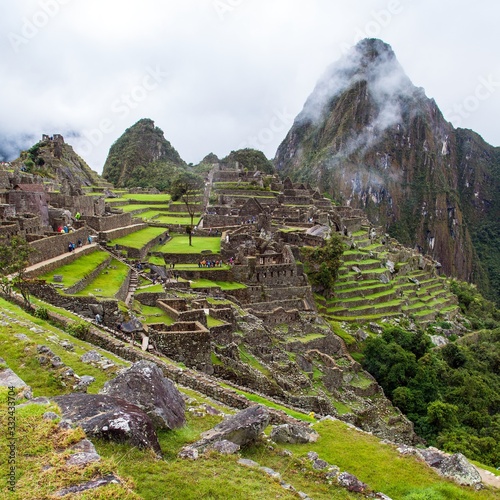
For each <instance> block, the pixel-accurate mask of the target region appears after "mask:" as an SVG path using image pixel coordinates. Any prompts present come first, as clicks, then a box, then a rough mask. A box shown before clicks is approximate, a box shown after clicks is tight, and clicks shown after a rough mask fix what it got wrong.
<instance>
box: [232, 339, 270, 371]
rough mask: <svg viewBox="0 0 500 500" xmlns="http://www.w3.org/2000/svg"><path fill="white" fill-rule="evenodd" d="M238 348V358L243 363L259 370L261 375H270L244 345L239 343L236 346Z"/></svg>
mask: <svg viewBox="0 0 500 500" xmlns="http://www.w3.org/2000/svg"><path fill="white" fill-rule="evenodd" d="M238 350H239V351H240V359H241V361H243V363H246V364H248V365H249V366H251V367H252V368H254V369H255V370H257V371H259V372H261V373H262V374H263V375H265V376H266V377H271V372H270V371H269V370H268V369H267V368H265V367H264V366H262V364H261V363H260V361H259V360H258V359H257V358H256V357H255V356H254V355H253V354H252V353H251V352H250V351H249V350H248V349H247V348H246V346H245V345H243V344H240V345H239V346H238Z"/></svg>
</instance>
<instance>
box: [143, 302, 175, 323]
mask: <svg viewBox="0 0 500 500" xmlns="http://www.w3.org/2000/svg"><path fill="white" fill-rule="evenodd" d="M134 310H135V312H136V314H137V317H138V318H139V320H140V321H142V322H143V323H146V324H147V325H149V324H151V323H164V324H165V325H171V324H172V323H173V322H174V320H173V319H172V318H171V317H170V316H169V315H168V314H167V313H166V312H164V311H163V310H162V309H160V308H159V307H153V306H146V305H144V304H141V303H139V302H137V301H136V302H135V303H134Z"/></svg>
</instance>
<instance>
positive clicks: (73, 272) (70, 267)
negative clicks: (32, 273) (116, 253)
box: [38, 250, 109, 288]
mask: <svg viewBox="0 0 500 500" xmlns="http://www.w3.org/2000/svg"><path fill="white" fill-rule="evenodd" d="M106 259H109V253H108V252H104V251H103V250H96V251H95V252H92V253H90V254H88V255H82V256H81V257H78V259H76V260H74V261H73V262H71V263H70V264H66V265H64V266H61V267H58V268H57V269H56V270H54V271H50V272H49V273H45V274H42V275H41V276H39V277H38V278H39V279H42V280H45V281H46V282H47V283H54V275H55V274H60V275H62V277H63V281H62V284H63V285H64V287H66V288H68V287H71V286H73V285H75V284H76V283H78V282H79V281H80V280H81V279H82V278H83V277H84V276H85V275H87V274H89V273H90V272H92V271H93V270H94V269H95V268H96V267H97V266H99V265H100V264H102V263H103V262H104V261H106Z"/></svg>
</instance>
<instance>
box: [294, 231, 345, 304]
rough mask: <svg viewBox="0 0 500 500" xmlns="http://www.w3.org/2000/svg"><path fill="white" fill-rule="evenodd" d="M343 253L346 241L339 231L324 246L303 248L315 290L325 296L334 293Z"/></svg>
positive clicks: (307, 269)
mask: <svg viewBox="0 0 500 500" xmlns="http://www.w3.org/2000/svg"><path fill="white" fill-rule="evenodd" d="M343 253H344V242H343V240H342V238H341V236H340V235H338V234H337V233H333V234H332V235H331V236H330V237H329V238H328V239H327V240H326V242H325V244H324V245H323V246H322V247H314V248H310V247H304V248H302V256H303V260H304V264H305V271H306V273H307V275H308V276H309V278H310V280H311V284H312V286H313V288H314V289H315V291H317V292H319V293H322V294H323V295H324V296H325V297H329V296H331V295H333V287H334V285H335V280H336V279H337V275H338V271H339V268H340V266H341V264H342V261H341V257H342V254H343Z"/></svg>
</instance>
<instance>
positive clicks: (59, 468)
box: [0, 388, 140, 500]
mask: <svg viewBox="0 0 500 500" xmlns="http://www.w3.org/2000/svg"><path fill="white" fill-rule="evenodd" d="M0 399H1V402H0V428H1V429H7V407H6V404H5V401H6V399H7V391H6V389H4V388H0ZM49 410H50V411H54V410H56V411H58V410H57V407H56V406H55V405H50V406H44V405H28V406H26V407H24V408H20V409H17V410H16V412H15V419H16V430H15V433H16V436H15V437H16V441H15V446H16V462H15V468H16V480H17V481H16V491H15V493H14V492H9V491H8V490H7V488H6V485H7V471H8V470H9V468H10V465H9V464H8V463H7V459H8V457H9V455H8V453H7V450H8V442H7V433H6V432H2V433H0V449H2V450H3V451H4V452H3V453H1V454H0V469H1V470H2V471H5V472H4V473H3V475H2V485H1V486H0V492H1V493H0V496H1V498H3V499H12V500H21V499H40V500H42V499H48V498H55V497H54V496H53V494H54V493H55V492H56V491H57V490H59V489H61V488H65V487H68V486H72V485H75V484H79V483H83V482H86V481H89V480H90V479H92V478H95V477H101V476H105V475H107V474H110V473H114V472H116V464H115V463H114V461H113V460H109V459H103V460H101V461H99V462H98V463H93V464H90V465H87V466H83V467H68V466H66V459H67V458H68V456H69V455H70V452H69V451H68V447H69V446H71V445H72V444H74V443H77V442H78V441H80V440H81V439H82V438H83V437H85V435H84V433H83V431H82V430H81V429H80V428H76V429H70V430H64V429H61V428H59V427H58V421H57V420H56V421H53V420H45V419H43V418H42V415H43V413H45V412H46V411H49ZM130 486H131V483H130V482H127V481H124V482H123V484H121V485H118V484H113V485H110V486H104V487H102V488H98V489H96V490H91V491H89V492H86V493H85V494H84V496H80V495H78V498H85V499H86V500H105V499H114V500H118V499H123V500H139V498H140V497H138V496H137V495H136V494H135V493H134V492H133V491H131V490H130ZM65 498H69V497H65Z"/></svg>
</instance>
